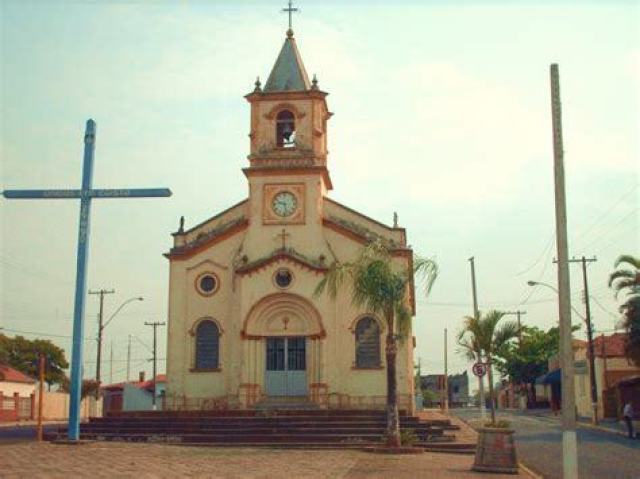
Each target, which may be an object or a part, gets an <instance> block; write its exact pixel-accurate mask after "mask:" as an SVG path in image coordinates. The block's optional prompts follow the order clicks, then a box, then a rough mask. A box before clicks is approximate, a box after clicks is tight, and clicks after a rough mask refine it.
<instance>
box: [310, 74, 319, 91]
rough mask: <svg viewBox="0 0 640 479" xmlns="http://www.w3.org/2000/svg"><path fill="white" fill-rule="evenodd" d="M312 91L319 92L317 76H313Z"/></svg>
mask: <svg viewBox="0 0 640 479" xmlns="http://www.w3.org/2000/svg"><path fill="white" fill-rule="evenodd" d="M311 89H312V90H317V89H318V77H317V76H316V74H315V73H314V74H313V80H311Z"/></svg>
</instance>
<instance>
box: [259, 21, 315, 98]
mask: <svg viewBox="0 0 640 479" xmlns="http://www.w3.org/2000/svg"><path fill="white" fill-rule="evenodd" d="M310 88H311V83H310V82H309V77H308V76H307V71H306V70H305V68H304V64H303V63H302V58H301V57H300V52H299V51H298V47H297V46H296V40H295V38H293V30H291V29H289V30H287V39H286V40H285V41H284V45H282V50H280V54H279V55H278V59H277V60H276V63H275V65H273V69H272V70H271V74H270V75H269V79H268V80H267V83H266V84H265V86H264V90H263V91H264V92H282V91H307V90H309V89H310Z"/></svg>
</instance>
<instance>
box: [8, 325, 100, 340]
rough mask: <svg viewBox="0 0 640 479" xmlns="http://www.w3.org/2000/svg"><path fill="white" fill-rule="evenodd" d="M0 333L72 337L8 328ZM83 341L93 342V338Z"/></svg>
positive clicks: (69, 337)
mask: <svg viewBox="0 0 640 479" xmlns="http://www.w3.org/2000/svg"><path fill="white" fill-rule="evenodd" d="M2 331H9V332H11V333H17V334H32V335H36V336H46V337H50V338H64V339H71V338H72V336H65V335H62V334H50V333H41V332H37V331H19V330H17V329H9V328H4V327H3V328H2ZM84 340H85V341H95V338H84Z"/></svg>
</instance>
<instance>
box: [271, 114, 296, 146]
mask: <svg viewBox="0 0 640 479" xmlns="http://www.w3.org/2000/svg"><path fill="white" fill-rule="evenodd" d="M276 144H277V145H278V146H280V147H284V148H291V147H294V146H295V145H296V123H295V121H294V118H293V113H291V112H290V111H289V110H282V111H281V112H280V113H278V116H277V117H276Z"/></svg>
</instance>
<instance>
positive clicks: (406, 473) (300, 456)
mask: <svg viewBox="0 0 640 479" xmlns="http://www.w3.org/2000/svg"><path fill="white" fill-rule="evenodd" d="M472 462H473V456H469V455H455V454H431V453H424V454H418V455H402V456H390V455H380V454H372V453H367V452H362V451H349V450H345V451H333V450H332V451H320V450H278V449H246V448H211V447H183V446H170V445H164V444H127V443H106V442H95V443H88V444H84V445H81V446H65V445H55V444H49V443H43V444H37V443H35V442H19V443H14V444H6V443H5V444H2V445H0V476H1V477H3V478H20V477H29V478H32V477H38V478H42V477H52V478H53V477H64V478H67V479H69V478H76V477H118V478H120V477H136V478H138V479H140V478H147V477H171V478H175V477H219V478H271V477H290V478H301V477H304V478H365V477H367V478H374V477H375V478H394V479H395V478H420V477H429V478H460V479H464V478H476V477H487V475H486V474H485V475H483V474H477V473H472V472H470V471H469V468H470V467H471V463H472ZM500 477H518V476H502V475H491V478H492V479H493V478H500ZM521 477H528V476H526V475H524V473H523V474H522V475H521Z"/></svg>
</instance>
